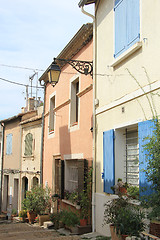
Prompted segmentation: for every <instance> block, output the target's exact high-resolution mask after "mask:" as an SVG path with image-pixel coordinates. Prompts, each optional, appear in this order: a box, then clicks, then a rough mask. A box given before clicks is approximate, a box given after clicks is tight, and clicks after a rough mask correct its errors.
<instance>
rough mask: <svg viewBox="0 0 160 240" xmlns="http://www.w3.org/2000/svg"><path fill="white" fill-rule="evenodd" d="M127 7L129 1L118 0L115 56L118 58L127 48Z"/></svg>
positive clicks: (116, 7)
mask: <svg viewBox="0 0 160 240" xmlns="http://www.w3.org/2000/svg"><path fill="white" fill-rule="evenodd" d="M126 6H127V0H117V1H116V2H115V8H114V11H115V54H114V57H118V56H119V55H120V54H121V53H122V52H123V51H124V50H125V46H126V34H127V33H126V31H127V29H126Z"/></svg>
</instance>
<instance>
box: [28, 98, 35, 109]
mask: <svg viewBox="0 0 160 240" xmlns="http://www.w3.org/2000/svg"><path fill="white" fill-rule="evenodd" d="M34 103H35V99H34V98H28V111H32V110H34Z"/></svg>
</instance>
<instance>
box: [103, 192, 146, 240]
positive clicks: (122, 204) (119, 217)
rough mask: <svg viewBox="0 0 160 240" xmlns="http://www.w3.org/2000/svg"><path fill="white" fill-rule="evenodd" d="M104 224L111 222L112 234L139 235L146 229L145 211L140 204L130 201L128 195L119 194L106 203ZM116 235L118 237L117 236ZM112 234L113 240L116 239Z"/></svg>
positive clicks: (123, 235) (122, 235)
mask: <svg viewBox="0 0 160 240" xmlns="http://www.w3.org/2000/svg"><path fill="white" fill-rule="evenodd" d="M104 206H105V211H104V225H105V224H110V227H111V234H114V236H115V235H116V234H117V235H120V236H121V237H122V238H125V237H126V236H137V237H138V236H139V235H140V233H141V232H142V231H143V230H144V227H145V224H144V222H143V218H144V213H143V212H142V210H141V209H140V207H139V206H138V205H134V204H132V203H131V202H130V199H129V198H128V197H126V196H121V195H120V196H118V197H117V198H116V199H114V200H110V201H108V202H107V203H106V204H105V205H104ZM117 235H116V237H117ZM114 236H113V235H112V240H113V239H114Z"/></svg>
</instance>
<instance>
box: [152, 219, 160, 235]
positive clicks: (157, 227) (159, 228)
mask: <svg viewBox="0 0 160 240" xmlns="http://www.w3.org/2000/svg"><path fill="white" fill-rule="evenodd" d="M149 228H150V229H149V233H150V234H152V235H154V236H156V237H160V221H151V222H150V226H149Z"/></svg>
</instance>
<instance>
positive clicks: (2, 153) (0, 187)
mask: <svg viewBox="0 0 160 240" xmlns="http://www.w3.org/2000/svg"><path fill="white" fill-rule="evenodd" d="M1 126H2V128H3V130H2V146H1V162H0V164H1V166H0V213H1V212H2V181H3V158H4V129H5V127H4V124H2V123H1Z"/></svg>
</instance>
